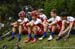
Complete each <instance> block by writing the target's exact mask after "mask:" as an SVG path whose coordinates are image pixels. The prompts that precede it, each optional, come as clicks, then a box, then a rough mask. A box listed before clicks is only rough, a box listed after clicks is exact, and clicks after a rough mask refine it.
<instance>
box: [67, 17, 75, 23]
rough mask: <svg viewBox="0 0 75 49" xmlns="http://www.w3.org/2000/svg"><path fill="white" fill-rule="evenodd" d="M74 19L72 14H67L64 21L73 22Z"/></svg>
mask: <svg viewBox="0 0 75 49" xmlns="http://www.w3.org/2000/svg"><path fill="white" fill-rule="evenodd" d="M74 21H75V19H74V18H73V17H72V16H68V17H67V20H66V23H67V24H69V23H71V22H74Z"/></svg>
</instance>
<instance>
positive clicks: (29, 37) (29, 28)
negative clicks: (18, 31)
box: [24, 26, 32, 43]
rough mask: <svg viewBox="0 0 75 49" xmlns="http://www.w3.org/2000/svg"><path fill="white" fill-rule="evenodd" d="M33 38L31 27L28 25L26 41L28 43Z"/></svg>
mask: <svg viewBox="0 0 75 49" xmlns="http://www.w3.org/2000/svg"><path fill="white" fill-rule="evenodd" d="M31 40H32V36H31V27H29V26H28V39H27V40H25V41H24V42H25V43H28V42H30V41H31Z"/></svg>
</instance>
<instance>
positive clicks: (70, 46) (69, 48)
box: [0, 35, 75, 49]
mask: <svg viewBox="0 0 75 49" xmlns="http://www.w3.org/2000/svg"><path fill="white" fill-rule="evenodd" d="M26 38H27V35H23V36H22V40H21V41H20V43H19V44H20V46H21V48H22V49H75V48H74V47H75V35H71V37H70V38H69V39H68V40H67V41H64V40H63V39H62V40H60V41H56V40H55V39H56V35H55V38H54V39H53V40H52V41H47V38H45V39H44V40H42V41H39V40H38V41H37V42H36V43H34V44H32V43H31V42H29V43H23V41H24V40H25V39H26ZM16 41H17V38H15V39H14V40H12V41H8V37H6V38H5V39H4V40H2V41H0V48H1V47H2V46H3V45H4V44H6V45H7V46H8V47H7V49H15V48H14V47H15V43H16Z"/></svg>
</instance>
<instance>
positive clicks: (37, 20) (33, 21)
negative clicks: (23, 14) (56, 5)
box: [31, 18, 42, 25]
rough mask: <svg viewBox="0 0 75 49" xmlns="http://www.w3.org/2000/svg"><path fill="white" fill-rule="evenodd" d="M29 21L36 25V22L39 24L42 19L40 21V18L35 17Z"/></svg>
mask: <svg viewBox="0 0 75 49" xmlns="http://www.w3.org/2000/svg"><path fill="white" fill-rule="evenodd" d="M31 23H33V24H35V25H37V24H41V23H42V21H41V20H40V19H38V18H37V19H36V20H31Z"/></svg>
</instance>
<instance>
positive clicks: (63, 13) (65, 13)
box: [60, 12, 68, 17]
mask: <svg viewBox="0 0 75 49" xmlns="http://www.w3.org/2000/svg"><path fill="white" fill-rule="evenodd" d="M60 16H62V17H64V16H66V17H67V16H68V14H67V12H61V13H60Z"/></svg>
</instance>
